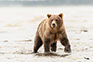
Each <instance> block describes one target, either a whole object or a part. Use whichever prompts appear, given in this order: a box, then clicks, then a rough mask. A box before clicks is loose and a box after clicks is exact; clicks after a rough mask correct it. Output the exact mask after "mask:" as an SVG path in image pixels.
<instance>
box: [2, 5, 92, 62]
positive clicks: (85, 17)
mask: <svg viewBox="0 0 93 62" xmlns="http://www.w3.org/2000/svg"><path fill="white" fill-rule="evenodd" d="M60 12H62V13H63V14H64V24H65V27H66V32H67V35H68V38H69V40H70V43H71V47H72V53H70V54H68V53H65V52H64V47H63V46H62V45H61V44H60V42H58V44H57V52H55V53H54V52H52V53H49V54H45V53H44V51H43V46H42V47H41V48H40V49H39V53H37V54H32V51H33V43H34V36H35V32H36V30H37V26H38V24H39V23H40V22H41V21H42V20H43V19H44V18H46V14H47V13H51V14H59V13H60ZM92 20H93V6H57V7H0V62H47V61H49V62H93V34H92V32H93V21H92Z"/></svg>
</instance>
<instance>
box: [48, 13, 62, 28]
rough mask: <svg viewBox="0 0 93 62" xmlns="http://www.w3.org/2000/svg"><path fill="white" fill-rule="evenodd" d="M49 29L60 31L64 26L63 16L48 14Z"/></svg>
mask: <svg viewBox="0 0 93 62" xmlns="http://www.w3.org/2000/svg"><path fill="white" fill-rule="evenodd" d="M47 17H48V24H49V27H50V28H51V29H53V30H58V29H60V28H61V27H62V25H63V14H62V13H60V14H59V15H51V14H47Z"/></svg>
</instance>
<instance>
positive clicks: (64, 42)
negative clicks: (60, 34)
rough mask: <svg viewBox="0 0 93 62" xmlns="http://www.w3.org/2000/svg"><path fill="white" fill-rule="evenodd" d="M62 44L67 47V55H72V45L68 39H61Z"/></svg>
mask: <svg viewBox="0 0 93 62" xmlns="http://www.w3.org/2000/svg"><path fill="white" fill-rule="evenodd" d="M60 42H61V44H62V45H63V46H65V49H64V51H65V52H67V53H70V52H71V46H70V44H69V40H68V38H66V37H64V38H62V39H61V41H60Z"/></svg>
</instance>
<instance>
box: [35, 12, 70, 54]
mask: <svg viewBox="0 0 93 62" xmlns="http://www.w3.org/2000/svg"><path fill="white" fill-rule="evenodd" d="M47 17H48V18H47V19H45V20H43V21H42V22H41V23H40V24H39V26H38V29H37V32H36V35H35V39H34V53H37V51H38V49H39V48H40V47H41V46H42V44H44V51H45V52H50V49H51V51H54V52H56V47H57V46H56V44H57V40H60V42H61V44H62V45H63V46H65V48H64V51H65V52H68V53H70V52H71V46H70V43H69V40H68V38H67V34H66V31H65V27H64V23H63V13H60V14H59V15H51V14H47Z"/></svg>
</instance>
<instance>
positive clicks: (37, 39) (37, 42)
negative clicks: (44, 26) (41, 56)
mask: <svg viewBox="0 0 93 62" xmlns="http://www.w3.org/2000/svg"><path fill="white" fill-rule="evenodd" d="M41 46H42V40H41V38H40V36H39V35H37V36H36V37H35V41H34V53H37V51H38V49H39V48H40V47H41Z"/></svg>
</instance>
